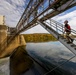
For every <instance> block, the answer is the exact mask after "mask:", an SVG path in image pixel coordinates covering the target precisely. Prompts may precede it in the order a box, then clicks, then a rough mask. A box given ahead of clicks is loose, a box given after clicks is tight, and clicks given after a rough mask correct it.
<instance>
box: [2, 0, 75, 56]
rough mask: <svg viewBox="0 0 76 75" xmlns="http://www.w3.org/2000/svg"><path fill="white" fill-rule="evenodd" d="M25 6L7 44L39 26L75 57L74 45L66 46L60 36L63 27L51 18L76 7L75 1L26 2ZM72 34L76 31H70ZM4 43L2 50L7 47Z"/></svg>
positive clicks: (28, 0)
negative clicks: (24, 32) (22, 33)
mask: <svg viewBox="0 0 76 75" xmlns="http://www.w3.org/2000/svg"><path fill="white" fill-rule="evenodd" d="M26 1H27V5H26V7H25V10H24V12H23V14H22V16H21V18H20V20H19V22H18V24H17V25H16V28H15V30H13V31H12V32H11V34H13V36H12V37H9V38H8V44H10V43H11V41H12V40H13V39H14V38H15V36H17V35H18V34H20V33H21V32H23V31H26V30H28V29H30V28H32V27H34V26H37V25H38V24H40V25H41V26H42V27H43V28H44V29H46V30H47V31H48V32H49V33H51V34H52V35H53V36H54V37H56V38H57V39H58V40H59V41H60V42H61V43H62V44H63V45H64V46H66V47H67V48H68V49H69V50H70V51H71V52H73V53H74V54H75V56H76V45H75V44H73V43H71V44H68V43H67V40H66V39H65V38H64V37H63V36H61V34H63V32H64V31H63V30H64V26H63V25H62V24H60V23H58V22H57V21H54V20H52V19H51V18H52V17H54V16H56V15H58V14H60V13H62V12H64V11H66V10H68V9H70V8H72V7H74V6H76V0H26ZM72 33H73V34H76V31H75V30H73V29H72ZM5 42H6V41H4V43H3V46H2V47H3V48H2V50H3V49H4V48H6V47H7V45H6V43H5Z"/></svg>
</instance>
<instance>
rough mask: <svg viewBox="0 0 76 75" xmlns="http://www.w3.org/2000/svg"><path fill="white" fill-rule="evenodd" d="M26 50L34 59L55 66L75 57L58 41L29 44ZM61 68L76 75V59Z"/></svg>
mask: <svg viewBox="0 0 76 75" xmlns="http://www.w3.org/2000/svg"><path fill="white" fill-rule="evenodd" d="M26 50H27V51H28V53H29V54H30V55H31V56H32V57H34V58H36V59H39V60H41V61H42V60H45V61H47V62H49V63H52V64H54V65H59V64H62V63H63V62H65V61H67V60H68V59H70V58H71V57H73V56H74V54H73V53H72V52H71V51H70V50H68V49H67V48H66V47H65V46H64V45H62V44H61V43H60V42H58V41H56V42H55V41H54V42H45V43H27V46H26ZM45 64H46V63H45ZM46 65H48V64H46ZM61 68H63V69H65V70H67V71H68V72H70V73H72V75H75V74H76V71H75V70H76V57H75V58H73V59H72V60H70V61H69V62H68V63H66V64H64V65H63V66H61Z"/></svg>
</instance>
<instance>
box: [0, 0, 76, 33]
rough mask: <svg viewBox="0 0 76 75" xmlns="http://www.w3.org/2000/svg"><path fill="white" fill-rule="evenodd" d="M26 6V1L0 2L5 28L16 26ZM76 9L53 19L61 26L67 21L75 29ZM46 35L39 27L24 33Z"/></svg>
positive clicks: (8, 0)
mask: <svg viewBox="0 0 76 75" xmlns="http://www.w3.org/2000/svg"><path fill="white" fill-rule="evenodd" d="M26 4H27V2H26V0H0V15H4V16H5V22H6V25H7V26H12V27H14V26H16V25H17V23H18V21H19V19H20V17H21V15H22V13H23V11H24V9H25V5H26ZM75 8H76V7H73V8H71V9H70V10H67V11H65V12H63V13H62V14H59V15H57V16H56V17H54V18H53V19H55V20H56V21H58V22H60V23H62V24H63V22H64V21H65V20H66V19H67V20H69V24H70V25H71V27H72V28H74V29H76V9H75ZM40 32H41V33H48V32H47V31H46V30H45V29H43V28H42V27H41V26H40V25H38V26H36V27H34V28H32V29H30V30H28V31H26V32H25V33H40Z"/></svg>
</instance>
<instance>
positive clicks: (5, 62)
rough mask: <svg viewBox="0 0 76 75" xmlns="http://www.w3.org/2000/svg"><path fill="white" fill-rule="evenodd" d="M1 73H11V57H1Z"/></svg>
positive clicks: (1, 74)
mask: <svg viewBox="0 0 76 75" xmlns="http://www.w3.org/2000/svg"><path fill="white" fill-rule="evenodd" d="M0 75H9V58H3V59H0Z"/></svg>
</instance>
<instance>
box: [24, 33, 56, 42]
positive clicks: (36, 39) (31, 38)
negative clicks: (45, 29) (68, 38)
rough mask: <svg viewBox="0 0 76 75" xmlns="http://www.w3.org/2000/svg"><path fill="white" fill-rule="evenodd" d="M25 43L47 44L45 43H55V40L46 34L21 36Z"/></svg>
mask: <svg viewBox="0 0 76 75" xmlns="http://www.w3.org/2000/svg"><path fill="white" fill-rule="evenodd" d="M23 35H24V38H25V41H26V42H47V41H57V39H56V38H55V37H54V36H53V35H51V34H46V33H36V34H23Z"/></svg>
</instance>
